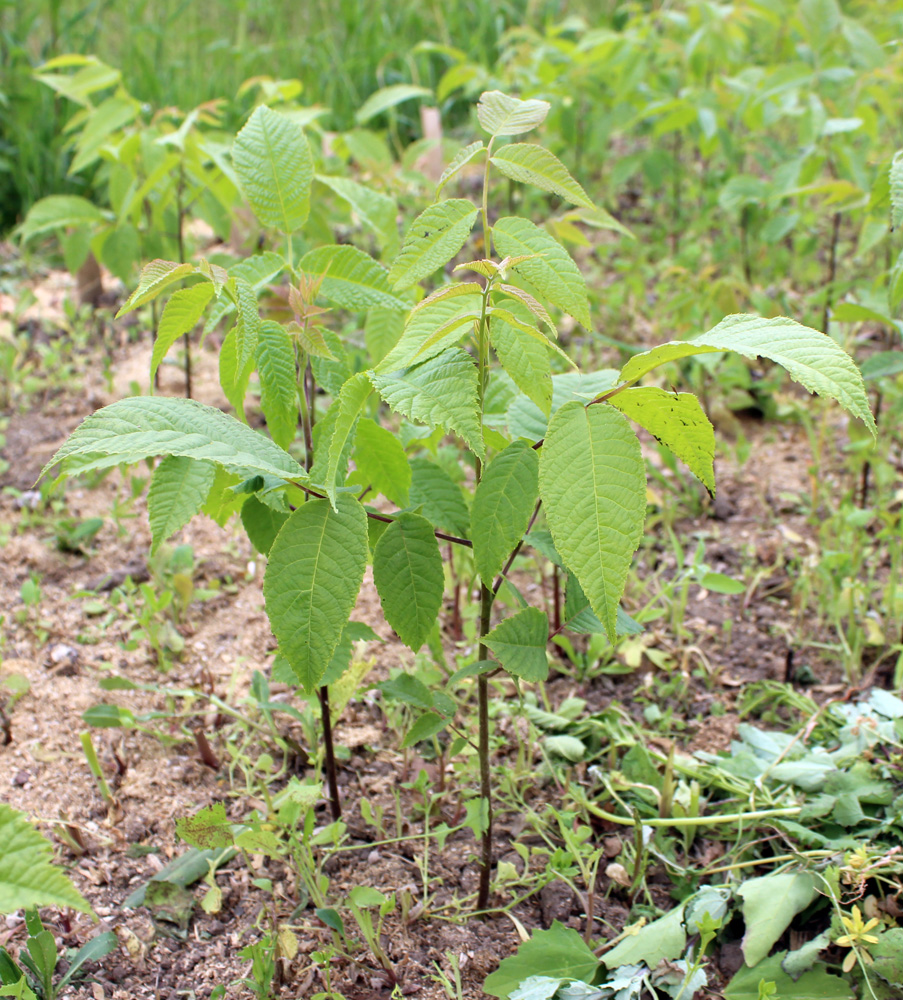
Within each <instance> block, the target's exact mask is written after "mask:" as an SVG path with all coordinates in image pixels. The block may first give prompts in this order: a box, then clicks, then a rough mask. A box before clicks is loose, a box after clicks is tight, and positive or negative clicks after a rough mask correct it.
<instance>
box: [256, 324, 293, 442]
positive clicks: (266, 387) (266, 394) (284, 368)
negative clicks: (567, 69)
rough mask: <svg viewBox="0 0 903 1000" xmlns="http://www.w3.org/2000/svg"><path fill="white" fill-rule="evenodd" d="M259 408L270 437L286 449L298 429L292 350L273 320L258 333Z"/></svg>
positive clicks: (290, 342) (286, 336)
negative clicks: (264, 418)
mask: <svg viewBox="0 0 903 1000" xmlns="http://www.w3.org/2000/svg"><path fill="white" fill-rule="evenodd" d="M257 371H258V372H259V374H260V407H261V409H262V410H263V415H264V416H265V417H266V422H267V429H268V430H269V432H270V437H271V438H272V439H273V440H274V441H275V442H276V444H278V445H279V447H280V448H285V449H286V450H288V446H289V445H290V444H291V443H292V441H294V440H295V434H296V432H297V429H298V385H297V373H296V371H295V350H294V347H293V345H292V341H291V338H290V337H289V335H288V334H287V333H286V332H285V330H284V329H283V328H282V327H281V326H280V325H279V324H278V323H274V322H272V320H266V321H265V322H263V323H261V324H260V328H259V329H258V331H257Z"/></svg>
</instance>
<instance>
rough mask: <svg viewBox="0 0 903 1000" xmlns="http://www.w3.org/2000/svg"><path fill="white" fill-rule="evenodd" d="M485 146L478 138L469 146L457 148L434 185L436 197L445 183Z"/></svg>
mask: <svg viewBox="0 0 903 1000" xmlns="http://www.w3.org/2000/svg"><path fill="white" fill-rule="evenodd" d="M484 148H485V147H484V146H483V142H482V140H480V139H478V140H477V141H476V142H472V143H471V144H470V145H469V146H465V147H464V148H463V149H459V150H458V152H457V153H455V155H454V156H453V157H452V160H451V163H449V165H448V166H447V167H446V168H445V169H444V170H443V171H442V174H441V175H440V177H439V183H438V185H437V186H436V197H437V198H438V197H439V195H440V194H441V193H442V189H443V188H444V187H445V185H446V184H448V182H449V181H450V180H451V179H452V178H453V177H454V176H455V174H457V173H458V172H459V171H460V170H462V169H463V168H464V167H466V166H467V164H468V163H470V161H471V160H472V159H473V158H474V157H475V156H477V155H478V154H479V153H481V152H482V151H483V149H484Z"/></svg>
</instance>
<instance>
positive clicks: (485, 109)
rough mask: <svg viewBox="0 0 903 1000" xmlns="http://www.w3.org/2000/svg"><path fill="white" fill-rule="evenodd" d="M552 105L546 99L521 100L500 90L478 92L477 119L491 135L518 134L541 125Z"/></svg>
mask: <svg viewBox="0 0 903 1000" xmlns="http://www.w3.org/2000/svg"><path fill="white" fill-rule="evenodd" d="M551 107H552V105H551V104H549V102H548V101H537V100H529V101H522V100H520V99H519V98H517V97H510V96H509V95H508V94H503V93H502V91H500V90H487V91H486V92H485V93H482V94H480V100H479V102H478V104H477V120H478V121H479V123H480V125H481V126H482V127H483V129H484V130H485V131H486V132H488V133H489V134H490V135H492V136H496V135H520V134H521V133H522V132H529V131H530V130H531V129H534V128H536V126H537V125H541V124H542V123H543V122H544V121H545V118H546V115H547V114H548V113H549V110H550V109H551Z"/></svg>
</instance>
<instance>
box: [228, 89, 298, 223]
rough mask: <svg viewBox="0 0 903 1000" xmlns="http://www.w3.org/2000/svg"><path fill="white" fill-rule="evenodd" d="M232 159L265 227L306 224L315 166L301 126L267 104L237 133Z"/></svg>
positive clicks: (240, 180) (239, 178) (246, 195)
mask: <svg viewBox="0 0 903 1000" xmlns="http://www.w3.org/2000/svg"><path fill="white" fill-rule="evenodd" d="M232 163H233V165H234V166H235V172H236V174H238V180H239V183H240V184H241V187H242V191H244V194H245V197H246V198H247V199H248V202H249V203H250V205H251V208H252V209H253V210H254V214H255V215H256V216H257V218H258V220H259V221H260V223H261V224H262V225H264V226H268V227H271V228H273V229H279V230H280V231H281V232H283V233H294V232H295V231H296V230H298V229H300V228H301V227H302V226H303V225H304V223H305V222H306V221H307V216H308V213H309V211H310V186H311V182H312V180H313V176H314V166H313V159H312V158H311V155H310V148H309V147H308V145H307V139H306V137H305V135H304V130H303V129H302V128H301V126H300V125H296V124H295V123H294V122H293V121H292V120H291V119H290V118H287V117H286V116H285V115H281V114H279V112H278V111H271V110H270V109H269V108H267V107H264V106H263V105H261V106H260V107H259V108H257V109H256V110H255V111H254V113H253V114H252V115H251V117H250V118H249V119H248V121H247V123H246V124H245V127H244V128H243V129H242V130H241V131H240V132H239V133H238V135H237V136H236V137H235V144H234V145H233V147H232Z"/></svg>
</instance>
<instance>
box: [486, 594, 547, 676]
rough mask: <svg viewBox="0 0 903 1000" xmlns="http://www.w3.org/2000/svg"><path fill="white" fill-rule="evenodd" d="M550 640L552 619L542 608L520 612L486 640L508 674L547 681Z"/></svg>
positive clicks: (489, 634)
mask: <svg viewBox="0 0 903 1000" xmlns="http://www.w3.org/2000/svg"><path fill="white" fill-rule="evenodd" d="M548 640H549V619H548V617H547V616H546V614H545V612H544V611H540V610H539V609H538V608H524V609H523V610H522V611H518V612H517V614H514V615H512V616H511V617H510V618H506V619H504V621H501V622H499V624H498V625H496V627H495V628H494V629H493V630H492V631H491V632H489V633H488V634H487V635H486V636H484V638H483V642H484V643H485V644H486V645H487V646H488V647H489V648H490V649H491V650H492V652H493V653H495V655H496V656H497V657H498V660H499V663H501V665H502V666H503V667H504V668H505V669H506V670H507V671H508V673H509V674H514V675H515V676H517V677H523V679H524V680H525V681H544V680H545V679H546V678H547V677H548V676H549V661H548V659H547V658H546V643H547V642H548Z"/></svg>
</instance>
